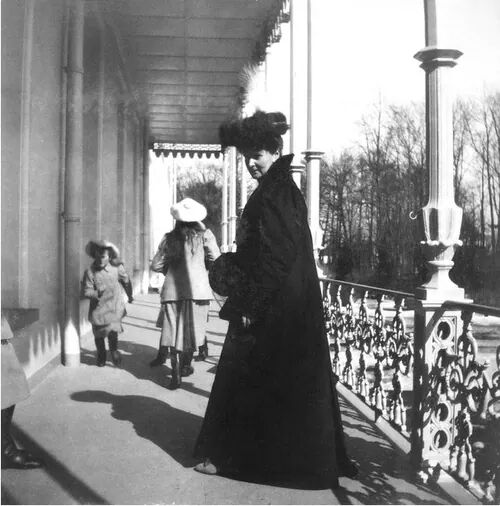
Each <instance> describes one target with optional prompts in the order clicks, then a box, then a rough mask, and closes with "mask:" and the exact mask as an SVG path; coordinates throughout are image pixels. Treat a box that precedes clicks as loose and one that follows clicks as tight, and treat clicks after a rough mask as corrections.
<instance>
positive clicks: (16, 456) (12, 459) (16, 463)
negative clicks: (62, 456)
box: [2, 447, 43, 469]
mask: <svg viewBox="0 0 500 506" xmlns="http://www.w3.org/2000/svg"><path fill="white" fill-rule="evenodd" d="M42 466H43V461H42V460H41V459H38V458H36V457H34V456H33V455H31V453H28V452H27V451H25V450H20V449H19V448H16V447H10V448H6V449H5V450H4V451H3V452H2V469H36V468H38V467H42Z"/></svg>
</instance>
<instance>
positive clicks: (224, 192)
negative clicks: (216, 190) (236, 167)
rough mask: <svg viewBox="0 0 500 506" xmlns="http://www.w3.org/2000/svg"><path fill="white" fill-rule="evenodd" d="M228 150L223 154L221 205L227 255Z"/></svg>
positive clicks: (223, 244)
mask: <svg viewBox="0 0 500 506" xmlns="http://www.w3.org/2000/svg"><path fill="white" fill-rule="evenodd" d="M228 149H229V148H226V149H225V150H224V153H223V159H222V205H221V248H220V249H221V251H222V253H227V251H228V219H227V214H228V213H227V197H228V192H227V184H228V176H229V173H228V163H229V161H228V158H229V157H228Z"/></svg>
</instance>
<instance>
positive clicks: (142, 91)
mask: <svg viewBox="0 0 500 506" xmlns="http://www.w3.org/2000/svg"><path fill="white" fill-rule="evenodd" d="M286 3H287V2H286V0H105V1H104V2H102V3H101V5H100V8H101V9H102V10H103V13H104V16H105V21H106V24H107V25H108V26H110V27H111V28H112V30H113V32H114V33H115V36H116V38H117V41H118V45H119V47H120V50H121V53H122V57H123V61H124V65H125V72H126V73H127V76H128V80H129V81H130V84H131V87H132V89H133V91H134V94H135V95H136V97H137V101H138V103H139V105H140V106H141V107H142V108H143V110H144V112H145V115H146V117H147V118H148V123H149V129H150V142H151V143H154V142H169V143H186V144H211V143H218V126H219V125H220V123H221V122H222V121H223V120H224V119H225V118H227V117H228V116H230V115H234V114H236V113H237V112H238V110H239V108H240V102H241V90H240V88H241V83H240V78H239V76H240V72H241V70H242V68H243V67H244V66H245V65H246V64H249V63H251V62H257V61H259V60H262V59H263V57H264V56H265V48H266V45H267V42H268V41H269V39H270V37H273V36H274V37H276V30H278V31H279V23H280V22H281V21H282V20H283V19H285V18H286V14H283V8H284V7H285V4H286Z"/></svg>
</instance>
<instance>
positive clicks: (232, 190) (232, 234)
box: [228, 147, 236, 251]
mask: <svg viewBox="0 0 500 506" xmlns="http://www.w3.org/2000/svg"><path fill="white" fill-rule="evenodd" d="M228 155H229V156H228V158H229V160H228V162H229V234H228V235H229V238H228V246H229V251H236V243H235V241H236V148H235V147H230V148H228Z"/></svg>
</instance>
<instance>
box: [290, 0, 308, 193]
mask: <svg viewBox="0 0 500 506" xmlns="http://www.w3.org/2000/svg"><path fill="white" fill-rule="evenodd" d="M306 19H307V2H304V0H290V150H291V152H292V153H294V154H295V157H294V160H293V162H292V166H291V172H292V177H293V180H294V181H295V183H296V184H297V186H298V187H299V188H301V176H302V173H303V172H304V165H303V164H302V163H301V161H300V155H299V153H302V152H303V151H304V150H305V148H306V132H305V125H306V117H307V109H306V107H307V103H306V94H307V26H306V23H305V22H304V20H306Z"/></svg>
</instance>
